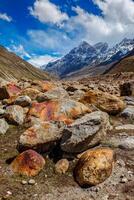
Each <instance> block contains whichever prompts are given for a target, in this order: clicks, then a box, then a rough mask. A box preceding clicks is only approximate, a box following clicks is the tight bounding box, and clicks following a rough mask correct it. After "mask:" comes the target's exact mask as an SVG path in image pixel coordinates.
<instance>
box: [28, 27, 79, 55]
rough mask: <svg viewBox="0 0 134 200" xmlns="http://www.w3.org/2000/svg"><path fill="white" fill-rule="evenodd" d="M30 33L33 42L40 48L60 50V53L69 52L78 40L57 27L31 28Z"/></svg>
mask: <svg viewBox="0 0 134 200" xmlns="http://www.w3.org/2000/svg"><path fill="white" fill-rule="evenodd" d="M28 35H29V37H30V40H31V43H32V42H34V43H35V44H36V45H37V46H39V47H40V48H43V49H46V50H51V51H53V52H59V53H60V54H64V53H67V51H69V50H70V49H71V48H72V46H73V45H74V43H75V42H76V41H75V40H74V41H73V40H71V38H70V37H69V36H68V35H67V33H66V32H64V31H60V30H55V29H48V30H46V31H43V30H29V31H28ZM77 42H78V41H77Z"/></svg>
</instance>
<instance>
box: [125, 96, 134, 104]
mask: <svg viewBox="0 0 134 200" xmlns="http://www.w3.org/2000/svg"><path fill="white" fill-rule="evenodd" d="M124 101H125V102H126V104H127V105H129V106H134V97H127V96H126V97H125V98H124Z"/></svg>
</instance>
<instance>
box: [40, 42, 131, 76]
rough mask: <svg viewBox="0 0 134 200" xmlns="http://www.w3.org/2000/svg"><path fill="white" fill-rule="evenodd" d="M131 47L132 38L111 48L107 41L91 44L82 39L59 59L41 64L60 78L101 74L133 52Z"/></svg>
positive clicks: (44, 68)
mask: <svg viewBox="0 0 134 200" xmlns="http://www.w3.org/2000/svg"><path fill="white" fill-rule="evenodd" d="M133 49H134V39H127V38H125V39H123V40H122V41H121V42H120V43H119V44H116V45H115V46H114V47H112V48H109V46H108V44H107V43H102V42H100V43H97V44H95V45H94V46H91V45H90V44H88V43H87V42H85V41H84V42H82V43H81V44H80V45H79V46H78V47H76V48H74V49H72V50H71V51H70V52H69V53H68V54H67V55H65V56H64V57H62V58H61V59H59V60H56V61H54V62H50V63H48V64H47V65H46V66H42V69H43V70H45V71H47V72H49V73H53V74H55V75H58V76H60V77H61V78H64V77H70V76H77V75H87V74H88V75H97V74H103V73H105V71H107V70H108V69H110V68H111V67H112V66H113V65H114V64H115V63H116V62H119V61H120V60H121V59H122V58H124V57H125V56H127V55H128V54H130V53H131V52H132V54H133Z"/></svg>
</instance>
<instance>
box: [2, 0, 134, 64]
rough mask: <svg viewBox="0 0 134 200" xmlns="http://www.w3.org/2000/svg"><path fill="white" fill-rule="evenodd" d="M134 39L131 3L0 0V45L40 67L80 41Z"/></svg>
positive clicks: (133, 4) (117, 0)
mask: <svg viewBox="0 0 134 200" xmlns="http://www.w3.org/2000/svg"><path fill="white" fill-rule="evenodd" d="M133 35H134V1H133V0H105V1H104V0H0V44H1V45H3V46H5V47H7V48H8V49H9V50H10V51H13V52H15V53H16V54H18V55H19V56H21V57H22V58H24V59H26V60H28V61H29V62H31V63H32V64H34V65H37V66H40V65H42V64H46V63H48V62H49V61H51V60H55V59H57V58H59V57H61V56H63V55H64V54H66V53H67V52H68V51H69V50H70V49H71V48H73V47H75V46H78V44H79V43H81V42H82V41H84V40H85V41H87V42H89V43H90V44H95V43H97V42H100V41H102V42H108V43H109V45H113V44H115V43H117V42H119V41H120V40H122V39H123V38H124V37H128V38H133Z"/></svg>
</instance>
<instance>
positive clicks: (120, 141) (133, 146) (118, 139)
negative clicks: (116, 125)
mask: <svg viewBox="0 0 134 200" xmlns="http://www.w3.org/2000/svg"><path fill="white" fill-rule="evenodd" d="M101 144H102V145H106V146H109V147H114V148H120V149H126V150H134V136H113V137H109V138H105V139H103V140H102V141H101Z"/></svg>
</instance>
